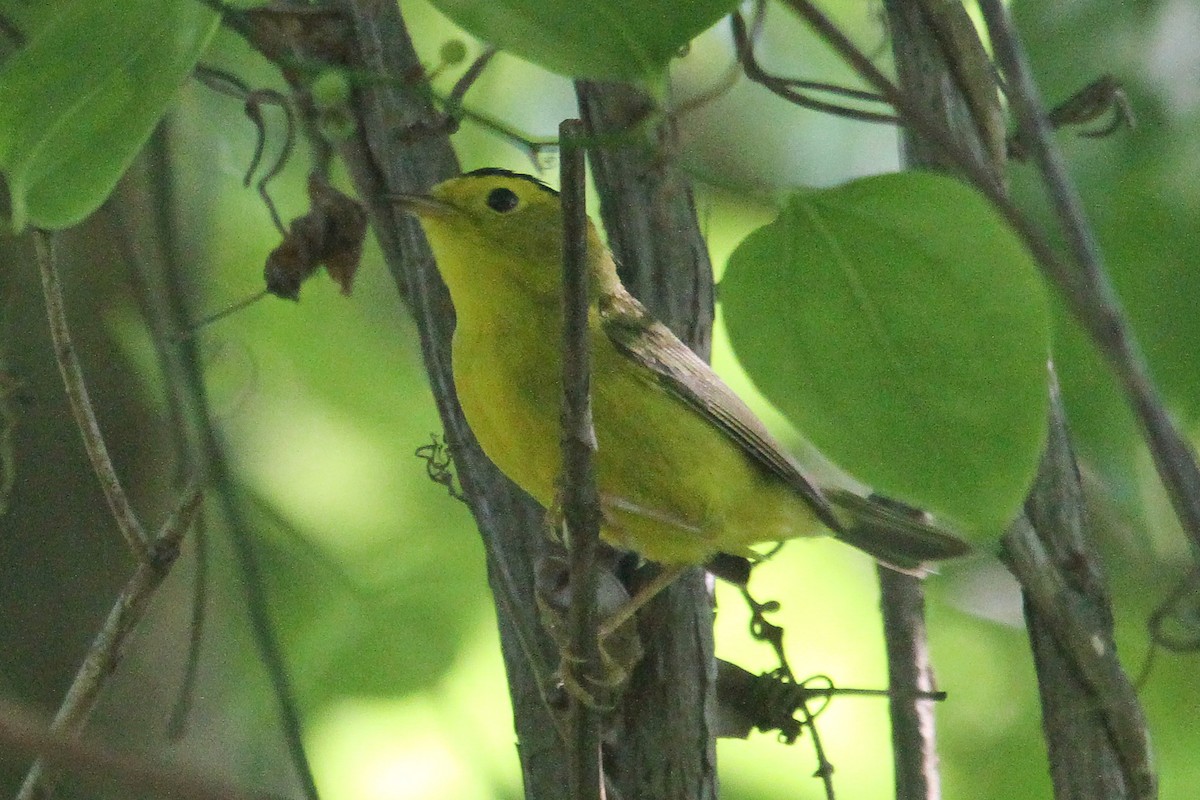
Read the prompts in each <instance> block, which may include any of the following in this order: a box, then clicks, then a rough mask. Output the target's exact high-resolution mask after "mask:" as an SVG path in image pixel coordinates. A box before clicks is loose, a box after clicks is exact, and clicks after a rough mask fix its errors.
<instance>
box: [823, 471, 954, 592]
mask: <svg viewBox="0 0 1200 800" xmlns="http://www.w3.org/2000/svg"><path fill="white" fill-rule="evenodd" d="M823 493H824V495H825V496H826V497H827V498H828V499H829V502H830V503H831V504H832V505H833V506H834V508H835V509H836V512H837V515H838V517H839V518H840V519H841V522H842V524H841V526H840V529H839V530H837V531H835V532H834V536H836V537H837V538H838V539H840V540H841V541H843V542H845V543H846V544H849V545H852V546H854V547H857V548H858V549H859V550H862V551H864V552H866V553H868V554H870V555H871V556H873V557H874V558H875V559H876V560H878V561H880V562H881V563H883V564H886V565H887V566H889V567H892V568H894V569H897V570H899V571H901V572H908V573H913V574H923V573H924V571H925V568H926V567H927V566H928V563H929V562H931V561H940V560H942V559H947V558H954V557H955V556H962V555H966V554H967V553H969V552H970V551H971V548H970V545H968V544H967V543H966V542H964V541H963V540H962V539H959V538H958V537H957V536H954V535H953V534H951V533H949V532H948V531H946V530H943V529H942V528H940V527H938V526H937V524H936V523H935V522H934V521H933V519H932V517H930V515H929V514H927V513H926V512H924V511H921V510H920V509H916V508H913V507H912V506H908V505H905V504H904V503H900V502H898V501H896V500H890V499H888V498H886V497H881V496H879V495H871V496H870V497H862V496H861V495H858V494H855V493H854V492H852V491H849V490H846V489H825V490H824V491H823Z"/></svg>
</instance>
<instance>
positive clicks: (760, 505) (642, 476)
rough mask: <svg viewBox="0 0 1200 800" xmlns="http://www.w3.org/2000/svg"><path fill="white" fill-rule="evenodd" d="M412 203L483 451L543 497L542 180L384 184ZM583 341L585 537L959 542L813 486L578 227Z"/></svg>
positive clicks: (671, 545)
mask: <svg viewBox="0 0 1200 800" xmlns="http://www.w3.org/2000/svg"><path fill="white" fill-rule="evenodd" d="M392 199H393V201H394V202H395V203H397V204H398V205H399V207H400V208H401V209H403V210H405V211H407V212H409V213H411V214H413V215H415V216H416V217H417V220H418V221H419V223H420V225H421V227H422V229H423V231H424V233H425V237H426V239H427V241H428V243H429V247H430V249H431V251H432V253H433V256H434V260H435V261H436V263H437V267H438V271H439V273H440V274H441V277H442V279H443V281H444V282H445V284H446V287H447V288H448V290H449V293H450V299H451V302H452V304H453V306H454V310H455V317H456V324H455V331H454V336H453V341H452V348H451V358H452V369H453V376H454V385H455V389H456V392H457V395H458V400H459V403H460V405H461V407H462V411H463V414H464V417H465V418H466V421H467V423H468V425H469V426H470V428H471V430H472V431H473V433H474V434H475V437H476V438H477V440H478V442H479V445H480V447H481V448H482V449H483V452H484V453H485V454H486V455H487V456H488V458H489V459H491V461H492V462H493V463H495V465H496V466H497V467H498V468H499V469H500V471H501V472H503V473H504V474H505V475H506V476H507V477H508V478H509V479H511V480H512V481H513V482H514V483H515V484H516V485H517V486H519V487H520V488H521V489H523V490H524V491H525V492H527V493H528V494H529V495H531V496H532V497H533V498H534V499H535V500H536V501H537V502H538V503H540V504H541V505H542V506H543V507H544V508H547V509H551V508H554V507H555V506H556V499H557V493H558V491H559V485H560V471H561V466H562V458H561V452H560V436H559V432H560V424H561V423H560V408H561V396H562V352H561V341H562V328H563V311H562V308H563V306H562V303H563V301H562V260H561V259H562V250H563V232H562V227H563V214H562V207H561V203H560V199H559V195H558V192H556V191H555V190H554V189H552V188H551V187H549V186H547V185H546V184H545V183H543V182H541V181H539V180H538V179H536V178H534V177H532V176H530V175H524V174H520V173H515V172H510V171H508V170H503V169H498V168H485V169H479V170H475V171H473V172H468V173H466V174H463V175H461V176H459V177H454V178H450V179H449V180H446V181H443V182H442V183H439V184H438V185H436V186H434V187H433V188H432V189H431V190H430V191H429V193H428V194H424V195H418V194H405V195H395V196H393V198H392ZM586 236H587V258H586V271H587V276H588V305H589V308H588V339H589V344H590V352H591V392H592V398H591V399H592V413H593V423H594V429H595V438H596V445H597V449H596V453H595V474H596V484H597V491H598V494H599V500H600V505H601V536H602V538H603V539H604V540H605V541H607V542H608V543H609V544H611V545H613V546H615V547H618V548H622V549H626V550H632V551H634V552H636V553H638V554H639V555H640V556H642V557H643V558H644V559H646V560H648V561H653V562H658V563H659V564H661V565H663V566H664V567H666V568H671V569H674V570H682V569H683V568H686V567H688V566H692V565H702V564H706V563H709V562H710V561H712V560H713V559H714V558H717V557H719V556H720V555H721V554H728V555H733V556H743V557H751V558H753V557H754V556H755V554H756V553H755V551H754V550H753V549H752V546H754V545H757V544H763V543H770V542H780V541H784V540H788V539H794V538H799V537H805V536H813V535H819V534H822V533H829V534H832V535H833V536H834V537H835V538H837V539H839V540H841V541H843V542H846V543H847V544H850V545H852V546H854V547H856V548H858V549H860V550H862V551H865V552H866V553H868V554H869V555H870V556H872V557H874V558H875V559H877V560H878V561H880V562H882V563H884V564H887V565H889V566H892V567H894V568H896V569H900V570H903V571H917V570H922V569H924V567H925V565H927V564H928V563H929V562H932V561H936V560H940V559H946V558H951V557H955V556H960V555H963V554H965V553H967V552H968V550H969V547H968V545H967V544H966V543H965V542H963V541H962V540H961V539H959V538H957V537H956V536H954V535H953V534H952V533H950V532H949V531H947V530H945V529H943V528H942V527H941V526H940V525H937V524H935V523H934V522H933V521H932V518H931V517H930V516H929V515H927V514H925V513H924V512H920V511H918V510H916V509H913V508H911V507H908V506H906V505H904V504H903V503H900V502H898V501H893V500H888V499H886V498H881V497H878V496H875V495H864V494H862V493H860V492H859V491H857V490H855V489H854V488H848V487H846V486H839V485H832V486H829V485H826V486H820V485H818V484H817V482H815V481H814V480H813V479H812V478H810V476H809V475H808V474H806V472H805V470H804V469H803V468H802V467H801V466H800V464H799V463H797V461H796V460H795V459H794V458H793V457H792V456H791V455H790V454H789V453H788V452H787V451H786V450H785V449H784V448H783V447H782V446H781V445H780V444H779V443H778V442H777V441H776V440H775V438H774V437H773V436H772V435H771V434H770V433H769V432H768V430H767V428H766V426H765V425H764V424H763V423H762V422H761V421H760V420H759V418H758V417H757V416H756V415H755V414H754V413H753V411H751V409H750V408H749V407H748V406H747V405H746V403H745V402H743V401H742V399H741V398H739V397H738V396H737V394H735V393H734V391H733V390H732V389H730V388H729V386H727V385H726V384H725V382H724V381H722V380H721V378H720V377H719V376H718V375H717V374H716V373H715V372H714V371H713V370H712V368H711V367H710V366H709V365H708V364H707V363H705V362H704V361H703V360H702V359H701V358H700V357H698V356H697V355H696V354H695V353H693V352H692V351H691V350H690V349H689V348H688V347H687V346H686V345H685V344H683V342H682V341H680V340H679V339H678V338H677V337H676V336H675V335H674V334H673V333H672V332H671V331H670V330H669V329H668V328H667V327H666V326H665V325H663V324H662V323H661V322H659V321H658V320H656V319H655V318H654V317H653V316H652V315H651V314H650V313H649V312H648V311H647V310H646V308H645V307H644V306H643V305H642V304H641V303H640V302H639V301H638V300H637V299H635V298H634V297H633V296H632V295H631V294H630V293H629V292H628V291H627V290H626V289H625V287H624V286H623V285H622V284H621V281H620V278H619V277H618V274H617V266H616V262H615V261H614V259H613V256H612V254H611V253H610V252H609V250H608V248H607V247H606V246H605V245H604V243H603V242H602V240H601V238H600V235H599V233H598V231H597V229H596V226H595V225H594V224H593V223H591V222H590V221H589V222H588V225H587V232H586Z"/></svg>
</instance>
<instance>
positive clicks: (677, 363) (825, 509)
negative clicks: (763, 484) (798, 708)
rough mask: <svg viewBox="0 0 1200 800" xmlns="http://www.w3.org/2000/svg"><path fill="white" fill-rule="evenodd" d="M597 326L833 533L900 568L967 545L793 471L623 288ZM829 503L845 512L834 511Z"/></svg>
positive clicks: (750, 416)
mask: <svg viewBox="0 0 1200 800" xmlns="http://www.w3.org/2000/svg"><path fill="white" fill-rule="evenodd" d="M598 306H599V308H598V310H599V313H600V320H601V325H602V327H603V328H604V332H605V334H606V335H607V336H608V338H609V340H610V341H612V343H613V345H614V346H615V347H616V348H617V350H618V351H619V352H620V353H622V354H623V355H625V356H627V357H628V358H630V359H631V360H633V361H634V362H635V363H637V364H640V365H641V366H643V367H645V368H646V369H647V370H649V371H650V372H651V373H652V374H653V375H654V376H655V377H656V378H657V379H658V381H659V383H660V384H661V385H662V386H663V387H664V388H665V389H666V390H667V391H668V392H670V393H671V395H672V396H674V397H677V398H679V399H680V400H682V401H683V402H684V403H686V404H687V405H688V406H690V407H691V408H692V409H694V410H695V411H696V412H697V413H699V414H701V415H702V416H703V417H704V418H705V419H707V420H708V421H709V422H711V423H712V424H713V425H714V426H716V428H717V429H718V430H720V431H721V432H722V433H724V434H725V435H726V436H728V437H729V438H730V439H731V440H732V441H733V442H734V443H736V444H737V445H738V447H740V448H741V449H742V451H743V452H745V453H746V454H747V455H749V456H750V457H751V458H752V459H753V460H754V461H755V462H756V463H758V464H759V465H761V466H762V467H763V468H764V469H766V470H767V471H768V472H770V473H772V474H774V475H776V476H778V477H779V478H780V479H782V480H783V481H784V482H786V483H787V484H788V485H789V486H791V487H792V488H793V489H795V490H796V492H797V493H799V494H800V496H801V497H803V498H804V499H805V500H806V501H807V502H808V504H809V506H811V508H812V510H813V513H814V514H816V516H817V518H818V519H820V520H821V522H823V523H824V524H825V525H827V526H829V528H830V530H832V531H833V533H834V535H835V536H837V538H839V539H841V540H843V541H845V542H847V543H848V544H851V545H853V546H855V547H858V548H859V549H861V550H865V551H866V552H867V553H870V554H871V555H872V556H874V557H875V558H876V559H878V560H879V561H881V562H882V563H884V564H887V565H889V566H892V567H894V568H896V569H899V570H901V571H904V572H918V573H919V572H921V571H922V569H923V567H922V565H923V564H924V562H926V561H928V560H934V559H943V558H952V557H955V556H960V555H963V554H965V553H967V552H968V551H969V550H970V548H969V546H968V545H967V544H966V543H965V542H963V541H962V540H960V539H959V538H958V537H956V536H954V535H953V534H951V533H949V532H947V531H945V530H942V529H941V528H939V527H938V526H936V525H935V524H933V523H932V522H931V521H930V520H928V519H926V518H925V515H923V514H922V513H921V512H918V511H916V510H915V509H908V508H907V507H903V506H902V504H899V503H896V502H895V501H888V500H887V499H886V498H876V497H872V498H865V497H859V496H858V495H856V494H854V493H853V492H850V491H846V490H844V489H833V490H831V491H830V493H829V494H828V497H827V496H826V494H825V493H823V492H822V491H821V490H820V489H818V488H817V487H816V486H815V485H814V484H813V483H812V481H810V480H809V479H808V477H807V476H805V475H804V473H803V472H801V471H800V468H799V466H797V464H796V462H795V461H793V460H792V459H791V458H790V457H789V456H788V455H787V454H786V453H785V452H784V451H783V449H782V448H780V446H779V445H778V444H777V443H776V442H775V439H774V438H773V437H772V436H771V434H770V433H769V432H768V431H767V429H766V427H765V426H764V425H763V424H762V422H761V421H760V420H759V419H758V417H757V416H755V414H754V412H753V411H751V410H750V409H749V407H747V406H746V404H745V403H744V402H742V400H741V398H739V397H738V396H737V395H736V394H734V393H733V390H732V389H730V388H729V387H728V386H726V385H725V384H724V382H722V381H721V379H720V378H719V377H718V376H717V374H716V373H715V372H713V371H712V368H710V367H709V366H708V365H707V364H705V363H704V362H703V361H702V360H701V359H700V358H699V357H698V356H697V355H696V354H695V353H693V352H692V351H691V350H689V349H688V347H687V346H686V345H685V344H684V343H683V342H681V341H679V339H678V338H677V337H676V336H675V334H673V333H671V331H670V329H668V328H667V327H666V326H665V325H663V324H662V323H661V322H659V321H658V320H656V319H654V317H652V316H651V315H650V312H648V311H646V309H645V308H644V307H643V306H642V304H641V303H639V302H638V301H637V300H636V299H635V298H634V297H633V296H632V295H630V294H629V293H628V292H625V291H624V290H619V291H616V292H614V293H612V294H607V295H604V296H602V297H601V298H600V300H599V304H598ZM831 501H832V503H833V505H834V506H836V507H837V509H838V510H840V511H842V512H843V514H844V516H839V515H837V514H836V513H835V511H834V509H833V507H832V506H831V505H830V502H831Z"/></svg>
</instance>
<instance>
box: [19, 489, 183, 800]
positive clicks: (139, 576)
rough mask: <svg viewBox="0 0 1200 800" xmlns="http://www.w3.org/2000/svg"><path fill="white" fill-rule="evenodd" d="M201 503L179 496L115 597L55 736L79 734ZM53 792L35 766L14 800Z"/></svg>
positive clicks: (59, 717) (64, 705) (58, 716)
mask: <svg viewBox="0 0 1200 800" xmlns="http://www.w3.org/2000/svg"><path fill="white" fill-rule="evenodd" d="M202 499H203V494H202V493H201V491H200V489H199V487H192V488H191V489H189V490H188V491H187V492H185V493H184V495H183V500H182V502H181V503H180V504H179V506H178V508H176V509H175V511H174V512H173V513H172V514H171V515H170V516H169V517H168V518H167V520H166V522H164V523H163V526H162V528H161V529H160V530H159V533H158V535H157V536H156V537H155V539H154V544H153V546H152V548H151V551H150V553H149V555H148V557H147V558H146V560H145V561H142V562H141V563H139V564H138V566H137V569H136V570H135V571H134V573H133V577H131V578H130V579H129V582H128V583H127V584H125V588H124V589H123V590H122V591H121V594H120V595H118V597H117V601H116V603H115V604H114V605H113V608H112V610H111V611H110V612H109V614H108V619H106V620H105V622H104V626H103V627H102V628H101V629H100V632H99V633H98V634H97V635H96V639H95V641H94V642H92V647H91V649H90V650H89V651H88V654H87V657H86V658H84V660H83V663H82V664H81V665H80V666H79V671H78V672H77V673H76V674H75V680H73V681H72V682H71V687H70V688H69V689H68V690H67V696H66V698H65V699H64V700H63V703H62V706H61V707H60V708H59V709H58V713H57V714H56V715H55V717H54V725H53V729H54V730H55V731H61V732H72V733H78V731H80V730H81V729H82V728H83V726H84V724H85V723H86V722H87V720H88V717H90V716H91V713H92V710H93V709H94V708H95V707H96V698H97V697H99V695H100V690H101V689H103V688H104V686H105V685H106V683H107V681H108V679H109V677H110V676H111V675H112V674H113V672H114V671H115V670H116V668H117V664H119V663H120V661H121V656H122V655H123V654H124V647H125V644H126V642H127V641H128V640H129V635H130V634H131V633H132V632H133V630H134V628H135V627H136V626H137V624H138V622H139V621H140V620H141V618H142V616H143V615H144V614H145V612H146V607H147V605H148V603H149V602H150V598H151V597H153V596H154V592H155V591H156V590H157V589H158V587H159V585H160V584H162V582H163V579H164V578H166V577H167V573H168V572H170V570H171V565H172V564H174V563H175V559H176V557H177V556H178V555H179V542H180V540H181V539H182V538H183V535H184V534H185V533H186V532H187V530H188V528H189V527H191V524H192V520H193V519H194V518H195V516H196V512H197V511H198V510H199V509H200V501H201V500H202ZM52 788H53V780H52V779H50V778H49V777H48V776H46V775H45V772H44V765H43V764H42V762H41V761H38V762H36V763H34V765H33V766H32V767H31V768H30V770H29V773H28V774H27V775H26V776H25V781H24V783H23V784H22V785H21V790H20V791H19V792H18V793H17V800H35V798H45V797H49V795H50V792H51V791H52Z"/></svg>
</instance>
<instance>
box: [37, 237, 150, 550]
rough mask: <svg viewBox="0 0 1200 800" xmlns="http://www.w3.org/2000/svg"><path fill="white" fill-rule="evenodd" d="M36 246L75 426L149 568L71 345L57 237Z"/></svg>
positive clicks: (116, 514) (142, 535) (125, 532)
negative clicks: (77, 427)
mask: <svg viewBox="0 0 1200 800" xmlns="http://www.w3.org/2000/svg"><path fill="white" fill-rule="evenodd" d="M33 243H34V247H35V249H36V251H37V262H38V269H39V270H40V272H41V274H42V292H43V294H45V296H46V317H47V319H48V320H49V321H50V337H51V338H52V339H53V341H54V357H55V359H56V360H57V361H58V369H59V372H61V373H62V378H63V384H64V385H65V386H66V389H67V399H68V400H69V401H70V403H71V411H72V412H73V413H74V414H75V423H76V425H78V426H79V432H80V434H82V435H83V445H84V448H85V449H86V450H87V454H88V459H89V460H90V461H91V462H92V469H93V470H94V471H95V473H96V477H97V478H98V479H99V480H100V488H101V489H103V490H104V497H105V499H106V500H108V507H109V509H110V510H111V511H112V515H113V519H115V520H116V522H117V527H118V528H120V529H121V535H122V536H124V537H125V544H126V545H128V546H129V550H130V552H132V553H133V555H134V556H135V557H136V558H137V560H138V563H140V564H146V563H148V562H149V561H150V560H151V557H152V555H151V553H150V551H149V547H148V544H147V540H146V532H145V531H144V530H142V525H141V523H140V522H138V519H137V514H135V513H134V511H133V506H131V505H130V504H129V498H127V497H126V496H125V490H124V489H122V488H121V479H120V478H118V477H117V471H116V469H114V468H113V464H112V460H111V459H110V458H109V457H108V448H107V447H106V446H105V444H104V435H103V434H102V433H101V432H100V424H99V423H98V422H97V421H96V412H95V411H93V410H92V401H91V398H90V397H89V396H88V390H87V385H86V383H85V382H84V379H83V368H82V367H80V366H79V357H78V356H76V355H75V345H74V344H72V342H71V331H70V329H69V328H68V326H67V312H66V309H65V308H64V304H63V297H62V286H61V283H60V281H59V277H58V266H57V264H56V263H55V261H56V255H55V242H54V234H52V233H48V232H46V231H35V232H34V234H33Z"/></svg>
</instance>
